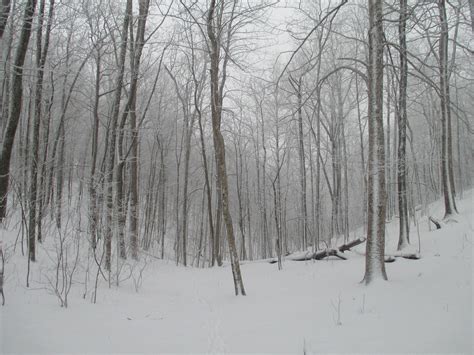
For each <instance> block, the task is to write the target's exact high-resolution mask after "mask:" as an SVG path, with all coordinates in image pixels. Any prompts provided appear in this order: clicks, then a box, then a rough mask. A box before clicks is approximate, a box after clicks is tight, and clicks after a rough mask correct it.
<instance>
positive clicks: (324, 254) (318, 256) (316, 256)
mask: <svg viewBox="0 0 474 355" xmlns="http://www.w3.org/2000/svg"><path fill="white" fill-rule="evenodd" d="M329 256H336V257H338V258H339V259H342V260H347V258H346V257H345V256H344V254H342V252H340V251H339V250H336V249H326V250H322V251H319V252H316V253H314V254H313V259H316V260H322V259H324V258H327V257H329Z"/></svg>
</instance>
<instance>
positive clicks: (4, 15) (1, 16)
mask: <svg viewBox="0 0 474 355" xmlns="http://www.w3.org/2000/svg"><path fill="white" fill-rule="evenodd" d="M0 7H1V10H0V40H1V39H2V37H3V31H5V27H6V26H7V21H8V15H9V14H10V0H2V4H1V5H0Z"/></svg>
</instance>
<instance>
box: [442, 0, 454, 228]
mask: <svg viewBox="0 0 474 355" xmlns="http://www.w3.org/2000/svg"><path fill="white" fill-rule="evenodd" d="M445 2H446V1H445V0H438V11H439V19H440V26H441V33H440V38H439V80H440V91H441V93H440V102H441V181H442V185H443V194H444V208H445V215H444V219H449V218H450V217H451V216H452V215H453V214H456V213H457V209H456V203H455V201H454V182H453V181H452V178H453V174H452V163H450V156H452V154H450V153H451V150H452V149H451V137H450V136H451V120H450V116H451V115H450V108H449V106H450V104H451V103H450V98H449V77H448V70H447V66H448V22H447V17H446V3H445Z"/></svg>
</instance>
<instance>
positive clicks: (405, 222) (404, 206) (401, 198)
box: [397, 0, 410, 250]
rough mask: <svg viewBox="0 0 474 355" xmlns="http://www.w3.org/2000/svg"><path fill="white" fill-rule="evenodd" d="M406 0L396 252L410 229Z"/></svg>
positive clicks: (401, 28) (403, 0) (401, 30)
mask: <svg viewBox="0 0 474 355" xmlns="http://www.w3.org/2000/svg"><path fill="white" fill-rule="evenodd" d="M407 11H408V9H407V0H400V19H399V24H398V38H399V42H400V79H399V94H398V110H397V114H398V115H397V116H398V117H397V121H398V157H397V178H398V179H397V187H398V214H399V220H400V228H399V237H398V250H402V249H404V248H406V247H407V246H408V244H409V243H410V229H409V225H410V223H409V219H408V203H407V159H406V144H407V80H408V63H407V43H406V21H407Z"/></svg>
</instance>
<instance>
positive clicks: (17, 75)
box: [0, 0, 36, 259]
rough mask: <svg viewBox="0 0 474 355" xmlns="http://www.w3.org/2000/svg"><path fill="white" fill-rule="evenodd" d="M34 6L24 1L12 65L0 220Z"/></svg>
mask: <svg viewBox="0 0 474 355" xmlns="http://www.w3.org/2000/svg"><path fill="white" fill-rule="evenodd" d="M35 7H36V0H28V1H27V2H26V5H25V11H24V13H23V24H22V28H21V34H20V39H19V42H18V48H17V51H16V55H15V61H14V65H13V78H12V86H11V88H12V91H11V92H12V95H11V102H10V110H9V116H8V121H7V127H6V129H5V134H4V137H3V144H2V147H1V153H0V221H1V220H3V219H4V218H5V216H6V211H7V194H8V183H9V178H10V159H11V154H12V149H13V143H14V141H15V134H16V129H17V127H18V121H19V119H20V114H21V107H22V100H23V64H24V63H25V56H26V52H27V50H28V43H29V41H30V35H31V26H32V23H33V16H34V12H35ZM30 252H33V254H32V255H33V259H34V251H32V250H30Z"/></svg>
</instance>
